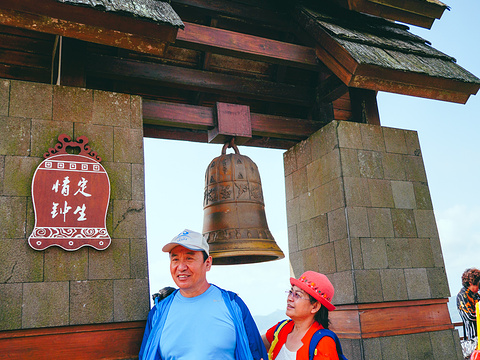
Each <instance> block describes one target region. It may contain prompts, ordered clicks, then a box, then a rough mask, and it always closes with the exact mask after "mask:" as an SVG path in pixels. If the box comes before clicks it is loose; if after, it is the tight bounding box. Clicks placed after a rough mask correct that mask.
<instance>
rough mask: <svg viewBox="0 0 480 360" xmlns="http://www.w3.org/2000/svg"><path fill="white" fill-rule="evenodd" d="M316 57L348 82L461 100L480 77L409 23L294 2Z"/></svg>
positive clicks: (398, 91) (475, 88) (466, 96)
mask: <svg viewBox="0 0 480 360" xmlns="http://www.w3.org/2000/svg"><path fill="white" fill-rule="evenodd" d="M297 19H298V21H299V23H300V24H301V25H302V26H303V27H304V28H305V29H306V30H307V32H308V33H309V34H311V35H312V36H313V37H314V38H315V40H316V42H317V46H316V53H317V56H318V58H319V59H320V60H321V61H322V62H323V63H325V64H326V65H327V66H328V67H329V69H330V70H331V71H332V72H333V73H335V75H336V76H338V77H339V78H340V79H341V80H342V81H343V82H344V83H345V84H346V85H347V86H349V87H356V88H363V89H372V90H375V91H387V92H395V93H400V94H407V95H414V96H421V97H426V98H431V99H437V100H445V101H452V102H458V103H465V102H466V101H467V99H468V97H469V96H470V95H471V94H475V93H476V92H477V91H478V88H479V86H480V79H478V78H477V77H476V76H474V75H473V74H471V73H470V72H468V71H467V70H465V69H463V68H462V67H460V66H459V65H457V64H456V61H455V59H454V58H453V57H451V56H448V55H446V54H444V53H442V52H440V51H438V50H436V49H435V48H433V47H432V46H431V45H430V44H429V43H428V41H426V40H425V39H423V38H421V37H419V36H416V35H414V34H411V33H410V32H409V31H408V27H407V26H404V25H400V24H397V23H394V22H391V21H389V20H385V19H383V18H379V17H375V16H370V15H365V14H360V13H357V12H353V11H347V10H339V9H329V10H327V11H319V10H312V9H309V8H306V7H304V6H299V7H297Z"/></svg>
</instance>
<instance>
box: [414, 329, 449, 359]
mask: <svg viewBox="0 0 480 360" xmlns="http://www.w3.org/2000/svg"><path fill="white" fill-rule="evenodd" d="M407 349H408V359H433V349H432V343H431V341H430V334H429V333H419V334H410V335H407ZM444 359H447V358H444Z"/></svg>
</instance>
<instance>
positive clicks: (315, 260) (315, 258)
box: [300, 247, 323, 271]
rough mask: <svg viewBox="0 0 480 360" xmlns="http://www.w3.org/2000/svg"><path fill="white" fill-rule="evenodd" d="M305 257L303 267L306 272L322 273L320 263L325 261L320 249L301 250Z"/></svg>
mask: <svg viewBox="0 0 480 360" xmlns="http://www.w3.org/2000/svg"><path fill="white" fill-rule="evenodd" d="M300 252H301V254H302V256H303V266H304V268H305V270H304V271H306V270H313V271H320V270H319V268H320V267H321V265H320V262H321V261H322V260H323V259H321V258H320V255H319V249H318V247H314V248H310V249H305V250H300Z"/></svg>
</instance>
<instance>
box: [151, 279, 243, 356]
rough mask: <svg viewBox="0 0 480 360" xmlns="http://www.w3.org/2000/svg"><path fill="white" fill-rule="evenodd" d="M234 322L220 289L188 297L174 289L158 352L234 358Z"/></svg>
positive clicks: (164, 354) (213, 288)
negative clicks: (174, 292)
mask: <svg viewBox="0 0 480 360" xmlns="http://www.w3.org/2000/svg"><path fill="white" fill-rule="evenodd" d="M235 341H236V340H235V326H234V324H233V319H232V316H231V315H230V312H229V311H228V309H227V307H226V305H225V303H224V301H223V297H222V293H221V292H220V290H219V289H218V288H217V287H215V286H211V285H210V287H209V288H208V290H207V291H205V292H204V293H203V294H201V295H199V296H196V297H193V298H187V297H184V296H182V295H181V294H180V292H177V293H176V294H175V298H174V299H173V302H172V306H171V308H170V311H169V312H168V316H167V319H166V321H165V326H164V328H163V333H162V337H161V339H160V354H161V357H162V359H164V360H180V359H182V360H199V359H201V360H208V359H215V360H224V359H225V360H234V359H235V356H234V353H235Z"/></svg>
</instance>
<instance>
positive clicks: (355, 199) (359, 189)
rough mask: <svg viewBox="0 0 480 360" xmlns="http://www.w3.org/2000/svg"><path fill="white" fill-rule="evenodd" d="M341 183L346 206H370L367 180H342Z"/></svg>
mask: <svg viewBox="0 0 480 360" xmlns="http://www.w3.org/2000/svg"><path fill="white" fill-rule="evenodd" d="M343 181H344V185H345V199H346V205H347V206H349V207H353V206H357V207H358V206H371V203H370V193H369V191H368V182H367V179H365V178H344V179H343Z"/></svg>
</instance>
